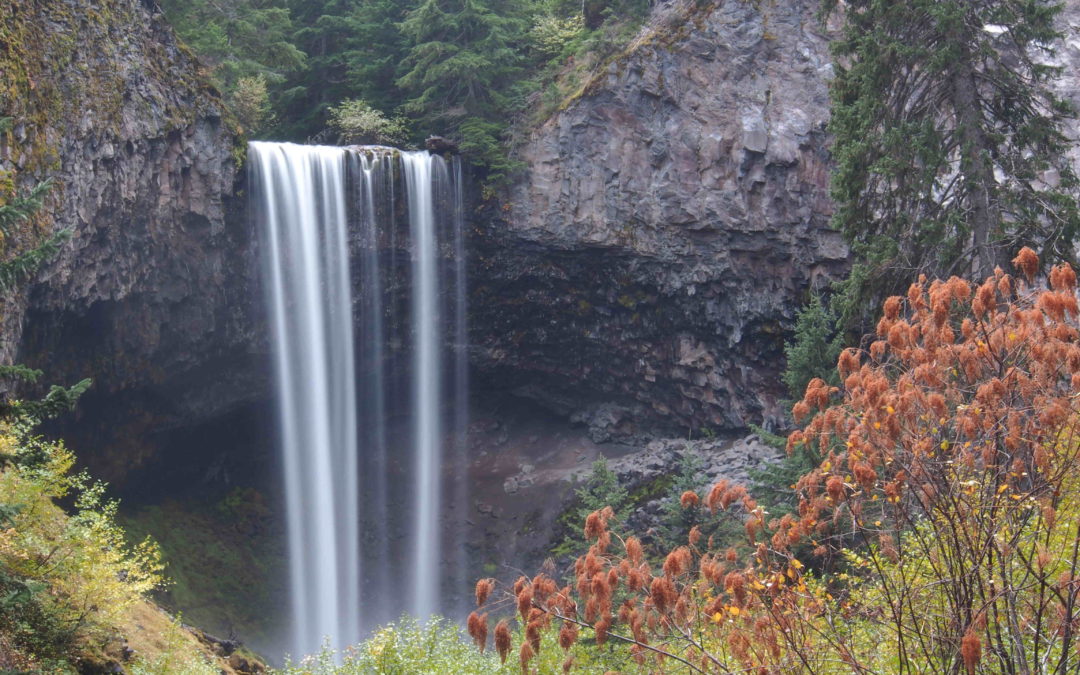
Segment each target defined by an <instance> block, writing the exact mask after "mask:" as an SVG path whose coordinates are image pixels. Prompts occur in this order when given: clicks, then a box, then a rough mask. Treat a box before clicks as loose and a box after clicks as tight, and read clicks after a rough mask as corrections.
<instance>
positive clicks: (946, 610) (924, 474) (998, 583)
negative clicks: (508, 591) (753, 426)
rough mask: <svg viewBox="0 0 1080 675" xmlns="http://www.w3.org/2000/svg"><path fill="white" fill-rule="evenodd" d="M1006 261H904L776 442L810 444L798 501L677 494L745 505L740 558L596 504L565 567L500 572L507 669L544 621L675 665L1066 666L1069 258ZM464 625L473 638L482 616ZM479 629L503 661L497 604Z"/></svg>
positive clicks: (1078, 443)
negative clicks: (644, 531) (620, 518)
mask: <svg viewBox="0 0 1080 675" xmlns="http://www.w3.org/2000/svg"><path fill="white" fill-rule="evenodd" d="M1014 264H1015V265H1016V267H1017V268H1018V269H1019V270H1020V271H1021V272H1022V274H1023V278H1022V279H1016V278H1014V277H1012V276H1010V275H1008V274H1005V273H1004V272H1002V271H1001V270H998V271H997V272H996V273H995V274H994V276H992V277H990V278H988V279H986V280H985V281H984V282H983V283H982V284H979V285H975V286H973V285H972V284H970V283H968V282H967V281H964V280H961V279H958V278H956V277H953V278H951V279H949V280H947V281H940V280H935V281H932V282H929V283H928V282H927V281H926V280H925V279H920V280H919V281H918V282H917V283H914V284H912V286H911V288H910V289H909V291H908V293H907V296H906V297H905V298H900V297H893V298H889V299H888V300H887V301H886V302H885V304H884V308H883V309H884V311H883V316H882V318H881V320H880V322H879V323H878V325H877V331H876V339H875V340H873V342H872V343H871V344H870V345H869V347H868V349H867V350H865V351H863V350H858V349H847V350H845V351H844V352H843V353H842V354H841V356H840V358H839V362H838V371H839V374H840V378H841V382H842V386H841V387H839V388H837V387H830V386H829V385H827V384H826V383H825V382H824V381H822V380H820V379H815V380H813V381H811V382H810V384H809V385H808V386H807V389H806V394H805V396H804V397H803V399H802V400H801V401H799V402H798V403H797V404H796V405H795V406H794V409H793V414H794V416H795V419H796V420H797V421H799V422H803V423H805V427H804V428H803V429H801V430H799V431H796V432H794V433H792V434H791V436H790V437H789V441H788V446H789V448H793V447H795V446H797V445H798V444H802V443H808V444H814V445H816V446H817V448H818V449H819V451H820V455H821V456H822V457H824V460H823V461H822V463H821V464H820V466H818V467H817V468H816V469H814V470H813V471H810V472H809V473H807V474H806V475H805V476H803V477H802V478H801V479H800V480H799V481H798V483H797V486H796V487H797V492H798V495H799V502H798V510H797V514H794V515H788V516H784V517H783V518H780V519H770V518H769V516H768V514H767V513H766V512H765V511H764V509H763V508H761V507H760V506H759V505H758V504H757V503H756V502H755V501H754V499H753V498H752V497H751V496H750V495H749V494H748V493H747V491H746V490H745V488H743V487H742V486H737V485H730V484H728V483H727V482H726V481H723V482H721V483H718V484H717V485H715V486H714V487H713V488H712V490H710V491H709V492H708V494H707V495H705V496H704V498H703V499H702V498H701V497H699V496H698V495H697V494H694V493H685V494H683V495H682V498H681V500H680V501H681V502H682V504H683V506H684V507H693V506H696V505H697V504H698V502H699V501H702V502H703V503H704V504H705V505H706V506H707V507H708V508H709V509H710V510H711V511H712V512H714V513H715V512H716V511H717V510H727V509H731V508H735V507H738V508H740V509H741V510H742V512H743V513H744V516H745V522H746V528H745V531H746V544H747V547H748V548H749V550H752V551H753V553H752V554H750V555H748V556H747V557H746V558H745V559H740V557H739V555H738V554H736V553H735V552H734V551H733V550H728V551H727V552H720V551H714V550H711V543H709V544H708V545H706V546H702V542H701V541H700V531H698V532H697V535H696V536H695V533H694V532H692V533H691V536H690V540H689V541H688V545H686V546H681V547H678V548H676V549H675V550H673V551H671V552H670V553H669V554H668V555H667V556H666V558H665V559H664V560H663V562H662V564H660V565H659V566H658V567H654V566H653V565H652V564H650V562H649V561H648V560H647V559H646V557H645V555H644V553H643V551H642V548H641V544H640V542H639V541H638V540H637V539H636V538H634V537H627V538H626V539H623V538H622V537H620V536H618V534H616V533H614V532H612V531H611V530H610V529H609V523H610V521H611V517H612V514H611V511H610V509H605V510H603V511H598V512H596V513H593V514H591V515H590V516H589V518H588V519H587V521H586V524H585V535H586V537H587V538H588V539H589V540H591V541H593V544H592V546H591V548H590V549H589V551H588V552H587V553H586V554H585V555H584V556H582V557H581V558H580V559H578V561H577V563H576V565H575V568H574V580H573V583H572V585H569V586H565V587H560V586H559V584H557V583H556V582H555V581H554V580H553V579H551V578H549V577H548V576H546V575H544V574H540V575H538V576H537V577H535V578H534V579H531V580H529V579H526V578H524V577H522V578H521V579H520V580H519V581H518V583H517V584H515V586H514V589H513V599H514V601H515V603H516V606H517V609H518V612H519V615H520V617H521V621H522V623H523V625H524V626H525V635H526V640H525V641H524V643H523V644H522V645H521V651H520V659H521V664H522V668H523V672H527V671H528V667H529V662H530V660H531V659H532V658H533V656H534V655H535V654H536V653H537V652H538V651H539V650H540V649H541V647H542V645H541V641H542V636H543V635H545V634H547V633H546V630H547V628H548V627H549V626H550V625H551V623H552V622H557V624H558V625H559V626H560V629H559V633H558V640H557V646H558V647H560V648H562V649H564V650H568V649H569V648H570V647H571V646H572V645H573V644H574V643H575V642H576V641H577V640H578V636H579V634H580V631H581V630H582V629H585V630H588V631H591V633H592V634H593V636H594V637H595V638H596V642H597V644H598V645H602V644H604V643H605V642H607V641H615V642H620V643H624V644H626V645H628V646H629V649H630V653H631V654H632V655H633V657H634V659H635V660H636V661H637V662H638V663H639V664H641V665H642V666H644V667H647V668H652V669H661V670H662V669H663V668H665V664H670V665H671V666H673V667H675V666H677V668H678V669H679V670H680V671H681V672H694V673H712V672H717V673H727V672H757V673H781V672H783V673H788V672H838V671H851V672H872V671H875V672H881V671H882V670H883V669H885V670H886V671H890V670H891V671H909V670H912V671H918V672H961V671H966V672H967V673H975V672H988V673H989V672H1051V671H1052V672H1067V671H1068V672H1074V671H1075V670H1076V668H1077V667H1078V661H1077V659H1078V654H1077V643H1076V639H1075V636H1076V633H1077V631H1078V630H1080V614H1078V612H1077V608H1078V607H1080V569H1078V567H1080V531H1078V525H1077V523H1076V516H1077V515H1080V507H1078V508H1076V509H1075V510H1071V511H1070V513H1071V514H1072V518H1070V519H1069V520H1071V521H1072V522H1067V523H1062V522H1061V519H1059V518H1058V512H1059V510H1060V509H1062V508H1064V507H1065V506H1066V505H1069V508H1070V509H1071V508H1072V502H1073V501H1076V499H1077V495H1076V493H1077V490H1078V487H1080V486H1078V484H1077V482H1078V480H1080V479H1078V478H1077V477H1076V472H1077V470H1078V469H1080V465H1078V462H1077V451H1078V447H1080V438H1077V437H1076V432H1077V430H1078V429H1077V421H1078V417H1077V412H1078V397H1080V332H1078V330H1077V326H1078V323H1077V314H1078V308H1077V299H1076V275H1075V273H1074V272H1073V270H1072V269H1071V268H1069V267H1068V266H1065V265H1061V266H1058V267H1055V268H1053V269H1052V270H1051V271H1050V273H1049V275H1048V282H1049V283H1048V286H1047V287H1036V285H1035V275H1036V272H1037V268H1038V260H1037V258H1036V257H1035V254H1034V253H1033V252H1031V251H1030V250H1029V249H1024V250H1022V251H1021V252H1020V254H1019V255H1018V256H1017V258H1016V260H1014ZM1078 506H1080V505H1078ZM801 544H809V545H810V547H811V548H812V549H813V551H814V555H815V556H816V558H815V560H814V561H813V563H814V566H815V567H816V568H817V569H818V570H819V572H820V574H818V575H817V577H816V578H810V577H809V576H805V575H804V571H805V570H804V566H803V563H801V562H800V561H799V560H797V559H795V557H794V555H793V553H792V551H793V548H794V547H795V546H796V545H801ZM849 550H850V551H851V552H848V551H849ZM808 562H810V561H808ZM838 563H840V564H842V567H841V568H840V569H842V570H843V571H844V574H842V575H841V574H832V575H830V574H829V570H835V569H837V568H836V567H835V565H836V564H838ZM853 578H854V579H856V581H851V579H853ZM489 583H490V581H489V580H483V581H481V582H480V584H484V587H483V588H482V587H481V585H480V584H478V586H477V600H478V602H479V604H480V605H483V604H484V602H483V601H482V598H483V599H486V598H487V596H488V595H489V593H490V587H489V586H487V584H489ZM474 617H475V618H474ZM474 624H475V625H474ZM854 625H859V626H862V627H863V628H864V629H865V630H864V631H863V632H862V633H860V632H859V631H857V630H854V629H852V628H851V627H850V626H854ZM469 629H470V633H472V634H473V637H474V639H476V640H477V642H478V644H483V642H484V641H485V640H486V634H487V628H486V615H478V614H476V613H474V614H473V615H472V616H471V617H470V621H469ZM500 630H502V632H500ZM866 631H869V632H866ZM495 633H496V643H497V647H498V650H499V653H500V654H501V655H503V658H504V659H505V656H506V654H507V653H508V652H509V650H510V648H511V647H510V644H509V642H510V634H509V631H508V629H506V624H505V622H503V623H500V626H499V628H497V629H496V631H495ZM867 635H869V636H870V637H869V638H868V637H867ZM883 664H884V665H883ZM570 665H571V664H570V663H569V662H568V664H567V667H570Z"/></svg>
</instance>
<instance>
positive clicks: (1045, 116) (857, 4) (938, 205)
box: [825, 0, 1080, 325]
mask: <svg viewBox="0 0 1080 675" xmlns="http://www.w3.org/2000/svg"><path fill="white" fill-rule="evenodd" d="M836 5H837V2H836V0H826V1H825V10H826V12H828V11H832V10H833V9H835V6H836ZM1060 9H1061V6H1060V4H1057V3H1053V2H1046V1H1043V0H911V1H908V2H894V1H893V0H852V1H851V2H848V3H846V4H845V6H844V9H843V12H844V14H843V17H844V21H845V25H844V29H843V34H842V36H841V37H840V39H838V40H837V41H836V42H835V43H834V45H833V49H834V54H835V57H836V59H835V60H836V63H837V76H836V79H835V81H834V82H833V86H832V98H833V110H832V121H831V123H830V130H831V131H832V133H833V134H834V136H835V145H834V149H833V153H834V156H835V159H836V170H835V173H834V175H833V183H832V196H833V198H834V200H835V202H836V204H837V210H836V213H835V215H834V217H833V225H834V226H835V227H836V228H837V229H839V230H841V231H842V232H843V233H844V234H845V235H846V237H847V239H848V241H849V242H850V243H851V245H852V248H853V251H854V253H855V256H856V261H857V265H858V266H861V267H862V268H863V269H861V270H857V272H856V274H857V275H859V277H860V279H859V283H858V284H855V285H852V284H849V285H848V288H847V292H846V293H844V300H845V304H846V307H844V308H842V313H843V314H844V315H845V318H846V320H847V321H848V324H849V325H851V323H852V322H857V321H859V320H860V319H865V318H866V317H865V312H866V309H867V308H869V307H872V306H874V304H875V302H876V301H878V300H880V298H881V297H883V295H885V294H888V293H893V292H902V291H903V290H904V289H903V288H901V286H902V285H903V284H902V280H903V281H906V280H910V279H911V278H913V277H917V276H918V275H919V274H920V273H926V274H929V275H938V274H939V275H945V276H947V275H948V274H952V273H959V274H966V273H971V272H974V273H977V274H979V275H987V274H989V273H991V272H992V271H993V268H994V266H995V265H998V264H1001V263H1003V262H1004V256H1005V254H1006V253H1007V252H1010V251H1014V250H1016V249H1017V248H1018V247H1019V246H1020V245H1022V244H1028V245H1032V246H1034V247H1036V248H1038V249H1040V250H1041V251H1042V253H1043V255H1044V256H1046V257H1048V258H1051V259H1068V258H1071V254H1072V243H1073V240H1074V238H1075V236H1076V232H1077V227H1078V225H1080V216H1078V211H1077V204H1076V194H1077V184H1078V183H1077V178H1076V176H1075V174H1074V172H1073V170H1072V169H1071V168H1070V166H1069V163H1068V161H1067V159H1066V157H1065V150H1066V148H1067V140H1066V138H1065V136H1064V134H1063V132H1062V127H1061V125H1062V121H1063V120H1064V119H1065V118H1066V117H1067V116H1069V115H1070V114H1071V112H1070V111H1069V110H1068V107H1067V106H1066V105H1065V104H1064V103H1063V102H1062V101H1061V100H1060V99H1059V98H1058V97H1056V96H1055V95H1054V94H1053V92H1052V91H1051V88H1050V85H1051V83H1052V80H1053V78H1054V77H1055V76H1056V75H1057V74H1058V72H1059V71H1058V69H1057V68H1054V67H1051V66H1049V65H1046V62H1047V60H1048V58H1049V57H1050V56H1051V55H1052V49H1051V45H1052V44H1053V43H1054V42H1055V40H1057V39H1058V38H1059V37H1060V36H1059V34H1058V32H1057V31H1056V29H1055V27H1054V20H1055V17H1056V16H1057V14H1058V13H1059V12H1060ZM857 315H858V316H857Z"/></svg>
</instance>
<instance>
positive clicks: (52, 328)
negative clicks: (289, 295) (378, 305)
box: [0, 0, 265, 480]
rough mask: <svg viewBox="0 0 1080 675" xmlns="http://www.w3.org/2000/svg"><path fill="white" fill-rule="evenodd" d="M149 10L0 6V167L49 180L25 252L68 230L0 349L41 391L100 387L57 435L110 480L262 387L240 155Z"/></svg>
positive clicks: (26, 0) (218, 108)
mask: <svg viewBox="0 0 1080 675" xmlns="http://www.w3.org/2000/svg"><path fill="white" fill-rule="evenodd" d="M154 6H155V3H147V2H140V1H139V0H94V1H93V2H91V1H90V0H63V1H59V2H36V1H31V0H8V1H7V2H5V6H4V8H3V9H0V27H2V30H3V31H4V32H5V34H4V36H3V39H0V69H2V70H3V75H4V77H3V81H4V83H5V85H4V86H5V91H4V96H3V98H2V99H0V116H3V117H10V118H12V122H13V126H12V129H11V132H10V133H8V134H7V135H6V137H5V138H4V143H3V147H2V150H3V154H2V157H0V168H2V169H3V171H4V173H5V176H9V177H11V178H12V179H13V181H14V182H15V184H17V185H18V186H20V187H21V188H22V189H28V188H29V187H31V186H32V185H34V184H36V183H38V182H40V181H42V180H45V179H50V180H51V181H52V182H53V186H52V188H51V190H50V193H49V195H48V198H47V203H46V208H45V209H43V216H42V217H41V218H40V219H38V220H39V222H36V223H35V224H34V227H35V228H36V229H37V231H36V232H35V231H33V230H32V229H29V228H28V230H27V231H26V232H24V233H23V236H24V239H25V241H24V242H23V244H24V245H29V244H31V243H32V242H33V241H35V240H36V239H38V238H40V237H41V236H44V235H45V234H46V233H47V232H49V231H55V230H58V229H62V228H67V229H70V230H71V231H72V236H71V239H70V241H69V242H67V243H66V244H65V245H64V246H63V248H62V250H61V252H60V254H59V255H58V256H57V257H56V258H55V259H53V260H51V261H50V262H49V263H48V264H47V265H46V266H45V267H44V268H43V269H42V270H41V272H40V273H39V274H38V275H37V278H36V280H35V282H34V283H33V284H32V285H29V286H25V285H24V286H23V287H22V288H20V289H18V290H17V291H16V292H13V293H10V294H9V295H8V297H6V298H4V305H5V307H4V312H3V322H4V325H3V331H2V336H3V342H0V356H2V357H3V358H4V359H5V360H10V359H14V360H16V361H19V362H23V363H25V364H27V365H30V366H34V367H38V368H41V369H42V370H43V371H45V376H44V378H43V380H44V381H46V382H49V383H54V382H55V383H72V382H74V381H77V380H79V379H81V378H83V377H90V378H93V380H94V386H93V388H92V389H91V390H90V392H89V393H87V394H86V395H85V397H84V400H83V402H82V404H81V406H80V417H75V418H71V419H69V420H67V422H65V425H66V426H68V427H69V428H70V430H71V431H73V433H74V435H75V441H76V442H75V443H74V444H75V445H76V449H77V450H79V452H80V455H81V456H82V457H84V458H86V459H87V461H88V462H90V464H91V466H92V468H94V469H95V473H96V474H97V475H98V476H100V477H103V478H106V479H114V480H116V479H120V478H121V477H122V476H123V475H125V474H126V473H127V472H129V471H130V470H132V469H133V468H137V467H138V466H139V465H140V464H141V463H142V461H143V459H144V458H145V455H147V454H148V453H150V452H152V451H153V449H154V448H156V447H160V443H159V441H160V439H161V438H162V437H165V436H168V434H170V433H171V430H172V429H175V428H177V427H182V426H185V425H189V424H192V423H194V422H201V421H205V420H206V419H207V418H210V417H215V416H221V415H223V414H227V413H228V411H229V410H231V409H234V408H236V407H237V406H239V405H241V404H242V403H243V402H244V401H246V400H250V397H252V396H253V395H258V392H259V390H260V389H262V390H265V385H264V384H261V383H260V382H258V381H257V380H259V378H263V379H265V378H264V376H263V375H261V374H260V372H261V370H265V369H259V368H252V367H250V366H251V363H250V361H251V359H252V358H253V357H252V356H250V354H252V352H253V351H257V350H255V349H254V346H256V345H258V343H259V339H258V337H257V333H256V332H255V331H254V330H253V328H252V327H253V326H254V325H255V323H256V320H255V318H254V317H253V312H255V311H257V310H256V308H257V306H258V303H257V300H258V298H257V297H253V294H255V293H256V292H257V291H255V290H253V288H252V286H253V283H254V282H255V281H257V269H256V268H255V265H254V256H253V255H252V245H251V237H250V232H249V228H248V224H247V221H246V219H245V218H244V216H243V213H242V211H241V209H242V206H243V204H242V202H241V201H240V200H237V199H234V198H233V197H232V195H234V194H236V193H237V192H238V191H239V190H240V189H241V188H242V185H241V184H240V183H239V182H238V178H239V177H240V176H241V173H240V171H239V167H240V166H241V165H242V162H243V147H242V145H239V144H238V141H237V134H236V131H235V129H234V128H233V127H232V126H231V125H230V124H228V123H227V122H226V120H225V119H223V109H222V105H221V103H220V101H219V99H218V95H217V94H216V92H214V91H213V90H212V89H211V88H209V87H208V85H207V84H206V79H205V77H204V75H203V74H202V73H201V72H200V66H199V65H198V64H197V63H196V61H195V59H194V57H193V56H192V55H191V53H190V52H188V51H187V49H186V48H184V47H183V46H182V45H180V44H178V42H177V40H176V39H175V37H174V35H173V33H172V31H171V29H170V28H169V27H168V26H167V25H166V24H165V20H164V17H163V16H162V15H161V14H160V13H159V12H158V11H156V10H155V8H154ZM26 393H30V392H26ZM80 445H81V446H82V447H79V446H80Z"/></svg>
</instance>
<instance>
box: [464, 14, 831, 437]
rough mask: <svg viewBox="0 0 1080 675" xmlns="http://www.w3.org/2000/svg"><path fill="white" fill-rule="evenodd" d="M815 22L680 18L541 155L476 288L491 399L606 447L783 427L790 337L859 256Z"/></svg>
mask: <svg viewBox="0 0 1080 675" xmlns="http://www.w3.org/2000/svg"><path fill="white" fill-rule="evenodd" d="M816 7H817V5H816V3H814V2H810V1H809V0H807V1H801V0H794V1H792V2H783V3H769V2H763V3H748V2H735V1H730V2H719V3H703V5H702V6H701V7H700V8H698V7H695V6H694V4H693V3H687V2H676V3H673V4H671V5H670V6H667V7H665V8H662V9H660V10H658V11H657V12H656V13H655V14H654V16H653V18H652V20H651V21H650V25H649V26H648V27H647V29H646V30H645V31H644V32H643V33H642V35H641V36H640V37H639V38H638V39H637V40H636V41H635V43H634V44H633V45H631V46H630V48H629V49H628V50H627V53H626V54H624V55H623V56H622V57H620V58H618V59H616V60H615V62H614V63H612V64H611V65H610V66H609V67H607V68H606V70H605V71H604V72H603V73H600V74H598V75H597V76H596V77H595V79H594V80H593V81H592V82H591V83H589V84H588V85H587V86H586V87H585V89H584V93H582V94H581V96H580V97H579V98H577V99H576V100H574V101H573V102H571V103H570V104H569V105H568V106H566V108H565V109H564V110H563V111H562V112H560V113H558V114H557V115H555V116H554V117H553V118H552V119H551V120H549V121H548V122H547V123H546V124H544V125H543V126H542V127H541V128H540V129H538V130H536V131H535V132H534V133H533V134H532V135H531V136H530V137H529V139H528V141H527V142H526V143H525V145H524V147H523V148H521V151H520V158H521V159H522V160H523V161H524V162H525V164H526V165H527V166H528V172H527V175H526V176H525V177H524V178H523V179H522V180H520V181H519V182H518V183H517V186H516V187H515V188H514V190H513V193H512V197H511V199H510V201H509V203H508V204H507V205H506V206H505V207H504V209H503V210H502V212H500V213H498V214H497V215H496V216H494V217H491V218H489V219H488V220H487V221H486V224H485V225H484V229H483V232H482V237H481V239H480V243H479V251H478V255H477V256H476V260H475V272H474V274H473V276H472V278H471V280H472V283H473V284H474V291H473V304H472V307H473V310H472V315H473V324H472V325H473V329H474V343H475V344H476V345H477V346H476V353H475V357H476V358H475V359H474V360H475V362H476V365H477V367H478V370H479V371H480V372H481V373H482V375H483V378H484V379H485V381H487V382H488V383H489V384H491V385H492V386H496V387H504V388H507V389H511V390H514V391H516V392H518V393H521V394H525V395H528V396H531V397H533V398H535V399H537V400H539V401H540V402H542V403H543V404H545V405H547V406H549V407H553V408H555V409H557V410H564V411H567V412H570V411H576V414H577V416H578V418H579V419H581V421H584V422H587V423H588V424H590V426H591V427H592V428H593V430H594V436H595V437H596V438H597V440H600V439H603V438H605V437H609V436H612V437H620V436H623V437H625V436H634V435H635V434H637V433H638V432H639V431H641V430H646V429H650V428H652V429H662V428H664V427H667V428H669V429H680V430H682V429H686V428H691V429H701V428H708V429H712V430H719V429H728V428H738V427H744V426H745V425H746V424H747V423H748V422H760V421H761V420H762V419H764V420H765V421H766V422H768V421H769V420H770V418H773V417H775V416H777V415H778V414H779V410H778V407H777V399H778V398H779V396H780V395H782V392H781V391H780V388H779V387H778V378H777V374H778V372H779V369H780V367H781V361H782V355H783V354H782V349H781V347H782V342H783V337H784V330H785V329H787V328H789V327H790V326H791V323H792V320H793V317H794V312H795V310H796V309H797V308H798V307H800V306H801V305H802V304H803V302H804V301H805V297H806V290H807V288H808V286H810V285H811V284H812V283H814V281H815V280H816V279H817V278H818V277H820V276H822V275H824V276H830V275H833V274H835V273H837V272H840V271H842V269H843V261H844V259H845V257H846V253H847V252H846V249H845V247H844V245H843V243H842V241H841V240H840V239H839V236H838V235H837V234H836V233H833V232H830V231H827V230H826V229H824V226H825V224H826V222H827V219H828V215H829V213H830V205H829V201H828V195H827V183H828V171H829V166H828V156H827V153H826V150H825V140H826V139H825V134H824V126H825V123H826V121H827V119H828V93H827V82H828V78H829V75H830V65H829V56H828V51H827V44H826V40H825V38H824V37H823V36H822V34H821V29H820V26H819V24H818V22H817V20H816V18H815V16H814V13H815V11H816Z"/></svg>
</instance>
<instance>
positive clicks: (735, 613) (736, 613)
mask: <svg viewBox="0 0 1080 675" xmlns="http://www.w3.org/2000/svg"><path fill="white" fill-rule="evenodd" d="M728 611H729V612H731V615H732V616H739V608H738V607H736V606H735V605H732V606H731V607H728Z"/></svg>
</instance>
